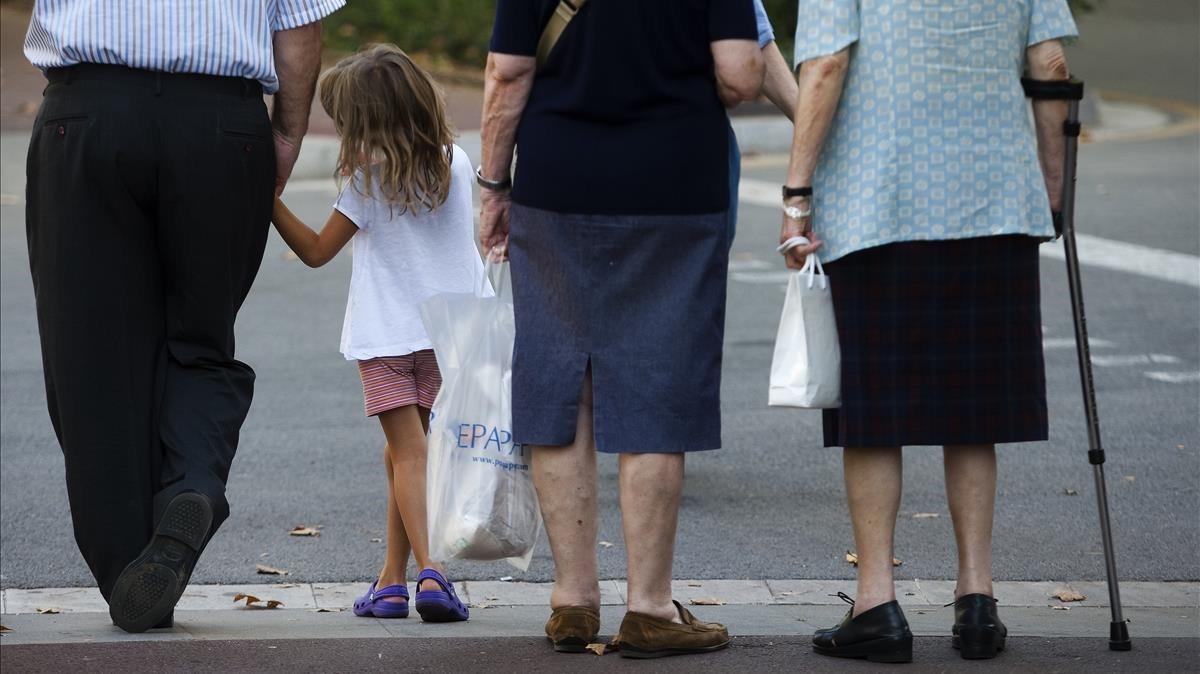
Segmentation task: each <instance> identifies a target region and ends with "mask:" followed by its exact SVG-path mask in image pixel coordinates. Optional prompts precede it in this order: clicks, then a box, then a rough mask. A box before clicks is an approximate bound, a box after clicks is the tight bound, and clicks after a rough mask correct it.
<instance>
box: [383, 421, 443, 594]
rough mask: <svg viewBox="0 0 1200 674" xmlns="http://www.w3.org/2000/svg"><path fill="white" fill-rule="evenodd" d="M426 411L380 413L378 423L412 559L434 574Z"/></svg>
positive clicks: (426, 586) (427, 585)
mask: <svg viewBox="0 0 1200 674" xmlns="http://www.w3.org/2000/svg"><path fill="white" fill-rule="evenodd" d="M428 422H429V412H428V410H424V411H423V410H421V409H420V408H419V407H418V406H416V405H406V406H405V407H397V408H395V409H391V410H388V411H386V412H382V413H380V415H379V423H380V424H382V425H383V433H384V435H386V436H387V441H388V456H389V457H390V458H391V468H392V475H391V478H392V498H393V500H394V501H395V503H396V510H397V512H398V514H399V516H400V520H401V521H402V523H403V528H404V531H405V533H406V534H407V535H408V543H409V545H410V546H411V548H412V553H413V557H414V558H415V559H416V561H417V564H418V565H419V566H420V567H421V568H422V569H426V568H432V569H436V570H438V571H441V570H442V567H441V566H440V565H439V564H437V563H435V562H434V561H433V560H432V559H430V557H429V526H428V520H427V519H426V510H425V457H426V441H425V429H426V427H427V424H428ZM417 589H418V590H438V589H441V588H439V587H438V585H437V583H435V582H433V581H428V580H427V581H425V582H423V583H422V584H421V586H420V587H418V588H417Z"/></svg>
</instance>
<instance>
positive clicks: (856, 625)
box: [813, 592, 913, 662]
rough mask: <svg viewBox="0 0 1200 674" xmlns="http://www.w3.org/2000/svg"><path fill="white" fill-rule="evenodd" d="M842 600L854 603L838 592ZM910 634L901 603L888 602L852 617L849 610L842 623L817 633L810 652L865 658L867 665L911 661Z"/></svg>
mask: <svg viewBox="0 0 1200 674" xmlns="http://www.w3.org/2000/svg"><path fill="white" fill-rule="evenodd" d="M838 596H839V597H841V598H842V600H843V601H845V602H847V603H849V604H850V605H851V607H853V606H854V600H853V599H851V598H850V597H848V596H846V595H845V594H843V593H841V592H839V593H838ZM912 641H913V637H912V632H911V631H910V630H909V629H908V620H906V619H905V618H904V612H903V611H901V610H900V604H899V603H898V602H896V601H889V602H888V603H886V604H880V605H879V606H876V607H875V608H873V609H870V610H868V611H863V612H862V614H860V615H858V616H854V609H853V608H851V609H850V610H849V611H848V612H847V613H846V617H845V618H843V619H842V622H841V624H839V625H838V626H836V627H831V628H829V629H824V630H818V631H817V633H816V634H814V635H813V650H814V651H816V652H817V653H820V654H821V655H832V656H834V657H837V658H860V659H862V658H865V659H866V660H869V661H870V662H912Z"/></svg>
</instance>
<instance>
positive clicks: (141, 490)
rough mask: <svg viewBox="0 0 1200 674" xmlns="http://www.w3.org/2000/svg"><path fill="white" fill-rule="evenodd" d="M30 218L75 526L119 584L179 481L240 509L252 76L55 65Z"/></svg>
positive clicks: (262, 124) (255, 187)
mask: <svg viewBox="0 0 1200 674" xmlns="http://www.w3.org/2000/svg"><path fill="white" fill-rule="evenodd" d="M48 78H49V80H50V84H49V86H48V87H47V88H46V91H45V98H44V100H43V103H42V107H41V110H40V111H39V113H38V117H37V121H36V122H35V124H34V128H33V137H32V139H31V141H30V145H29V156H28V166H27V175H28V183H27V193H26V204H27V206H26V209H27V210H26V226H27V236H28V245H29V262H30V268H31V270H32V272H33V285H34V290H35V292H36V295H37V318H38V328H39V332H40V335H41V346H42V360H43V367H44V370H45V377H46V399H47V405H48V407H49V411H50V419H51V422H52V423H53V425H54V430H55V433H56V434H57V436H58V441H59V444H60V445H61V447H62V451H63V455H64V458H65V464H66V478H67V491H68V495H69V497H70V503H71V516H72V519H73V523H74V530H75V539H76V541H77V542H78V544H79V548H80V550H81V551H82V553H83V556H84V558H85V559H86V561H87V563H88V566H89V567H90V568H91V571H92V573H93V575H95V577H96V580H97V582H98V584H99V586H100V590H101V592H102V593H103V594H104V596H105V597H107V596H108V594H109V592H110V591H111V589H112V586H113V584H114V583H115V581H116V579H117V576H118V575H119V574H120V573H121V571H122V569H124V567H125V566H126V565H127V564H128V563H129V562H130V561H132V560H133V559H134V558H135V557H136V556H137V555H138V554H139V553H140V551H141V550H142V548H143V547H145V545H146V544H147V543H148V542H149V539H150V536H151V533H152V531H153V527H154V522H155V518H156V516H157V514H158V513H160V512H161V511H162V509H163V507H164V506H165V505H166V504H167V502H169V501H170V499H171V498H173V497H174V496H175V495H177V494H179V493H181V492H184V491H197V492H201V493H203V494H205V495H207V496H208V497H209V498H210V499H211V500H212V502H213V505H214V510H215V513H214V515H215V517H214V526H213V529H214V530H215V529H216V525H218V524H219V523H220V522H221V521H222V520H224V518H225V517H227V516H228V513H229V506H228V503H227V502H226V500H225V482H226V480H227V478H228V475H229V468H230V464H231V462H232V460H233V455H234V451H235V449H236V447H237V442H238V433H239V430H240V428H241V425H242V422H243V421H244V420H245V418H246V414H247V412H248V411H249V408H250V399H251V396H252V393H253V388H254V371H253V370H251V369H250V367H249V366H248V365H246V364H245V363H241V362H239V361H237V360H236V359H235V358H234V336H233V325H234V319H235V318H236V316H237V312H238V309H239V308H240V307H241V304H242V301H243V300H244V299H245V298H246V293H247V292H248V291H249V289H250V285H251V283H252V282H253V281H254V276H255V274H256V273H257V272H258V267H259V264H260V262H261V261H262V255H263V248H264V246H265V244H266V237H267V230H268V227H269V223H270V216H271V206H272V203H273V198H274V177H275V154H274V144H273V141H272V135H271V126H270V122H269V120H268V117H267V112H266V107H265V105H264V103H263V100H262V90H261V87H260V86H259V85H258V84H257V83H255V82H252V81H250V80H242V79H237V78H221V77H211V76H204V75H172V74H167V73H154V72H149V71H142V70H134V69H128V68H122V67H116V66H98V65H80V66H74V67H71V68H65V69H55V70H51V71H50V72H49V73H48Z"/></svg>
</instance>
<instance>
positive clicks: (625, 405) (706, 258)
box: [509, 204, 729, 453]
mask: <svg viewBox="0 0 1200 674" xmlns="http://www.w3.org/2000/svg"><path fill="white" fill-rule="evenodd" d="M509 255H510V258H511V260H512V280H513V306H514V312H515V315H516V345H515V347H514V349H513V374H512V395H513V397H512V412H513V436H514V439H515V440H516V441H517V442H519V443H522V444H533V445H551V446H554V445H566V444H570V443H571V442H573V441H574V439H575V429H576V424H577V421H578V411H579V397H580V392H581V390H582V383H583V380H584V376H585V374H586V373H587V372H588V370H589V368H590V370H591V375H592V400H593V428H594V433H595V439H596V449H597V450H599V451H601V452H632V453H638V452H690V451H697V450H705V449H716V448H718V447H720V445H721V402H720V393H721V348H722V342H723V339H724V332H725V284H726V271H727V267H728V257H729V256H728V221H727V217H726V214H725V213H713V214H704V215H647V216H641V215H571V214H563V213H554V212H550V211H544V210H540V209H536V208H529V207H526V206H521V205H519V204H513V205H512V209H511V211H510V222H509Z"/></svg>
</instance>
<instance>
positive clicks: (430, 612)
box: [413, 590, 471, 623]
mask: <svg viewBox="0 0 1200 674" xmlns="http://www.w3.org/2000/svg"><path fill="white" fill-rule="evenodd" d="M421 595H426V596H424V597H423V596H421ZM428 595H435V596H432V597H430V596H428ZM413 608H415V609H416V610H417V614H418V615H420V616H421V621H422V622H427V623H454V622H462V621H464V620H468V619H470V617H471V613H470V610H469V609H468V610H467V611H466V612H465V614H464V613H460V612H459V609H458V606H457V605H456V604H455V603H454V601H453V600H451V599H450V597H449V593H446V592H437V591H436V590H425V591H422V592H418V593H417V596H416V600H415V601H414V602H413Z"/></svg>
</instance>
